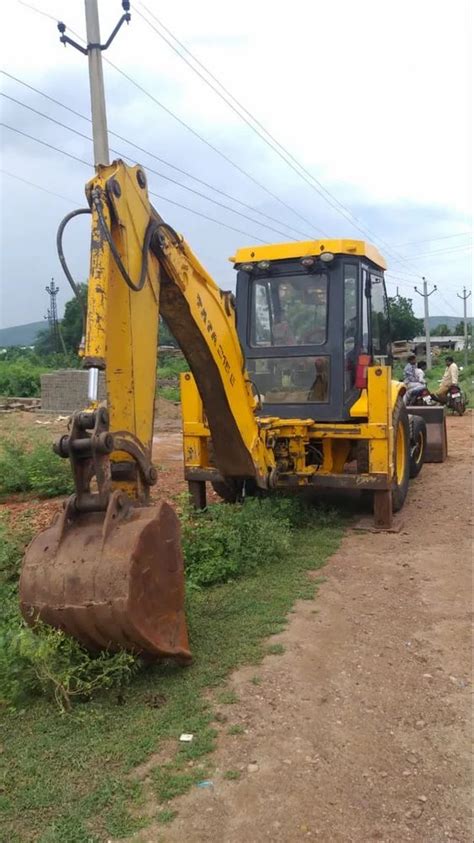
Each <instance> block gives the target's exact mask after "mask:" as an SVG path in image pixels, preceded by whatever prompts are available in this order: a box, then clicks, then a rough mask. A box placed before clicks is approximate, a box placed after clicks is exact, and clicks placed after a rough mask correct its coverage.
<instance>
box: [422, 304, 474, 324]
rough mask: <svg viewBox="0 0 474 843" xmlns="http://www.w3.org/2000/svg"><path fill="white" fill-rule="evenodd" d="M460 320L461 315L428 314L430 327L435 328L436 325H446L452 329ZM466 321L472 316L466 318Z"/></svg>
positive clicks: (470, 319)
mask: <svg viewBox="0 0 474 843" xmlns="http://www.w3.org/2000/svg"><path fill="white" fill-rule="evenodd" d="M461 304H462V303H461ZM460 322H462V316H430V329H431V328H437V327H438V325H447V326H448V328H453V329H454V328H455V327H456V325H459V323H460ZM468 322H472V317H470V318H469V319H468Z"/></svg>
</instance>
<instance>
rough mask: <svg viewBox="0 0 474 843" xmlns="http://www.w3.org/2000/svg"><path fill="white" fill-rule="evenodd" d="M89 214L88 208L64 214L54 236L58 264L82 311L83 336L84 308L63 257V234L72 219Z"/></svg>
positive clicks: (83, 325)
mask: <svg viewBox="0 0 474 843" xmlns="http://www.w3.org/2000/svg"><path fill="white" fill-rule="evenodd" d="M90 213H92V212H91V209H90V208H77V210H76V211H71V212H70V213H69V214H66V216H65V217H64V219H63V220H62V222H61V223H60V225H59V228H58V233H57V235H56V248H57V252H58V258H59V262H60V264H61V266H62V268H63V271H64V274H65V276H66V278H67V280H68V281H69V284H70V285H71V288H72V290H73V293H74V295H75V296H76V298H77V300H78V302H79V304H80V306H81V310H82V333H83V335H84V334H85V330H86V308H85V305H84V302H83V301H82V299H81V296H80V293H79V289H78V286H77V284H76V282H75V281H74V278H73V277H72V275H71V272H70V270H69V267H68V265H67V262H66V258H65V256H64V251H63V234H64V229H65V228H66V226H67V225H68V223H70V222H71V220H72V219H74V217H78V216H80V215H81V214H90Z"/></svg>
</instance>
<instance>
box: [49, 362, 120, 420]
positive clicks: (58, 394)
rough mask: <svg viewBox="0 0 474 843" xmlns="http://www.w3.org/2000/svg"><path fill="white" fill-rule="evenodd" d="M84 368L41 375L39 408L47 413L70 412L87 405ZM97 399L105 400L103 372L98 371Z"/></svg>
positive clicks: (87, 374)
mask: <svg viewBox="0 0 474 843" xmlns="http://www.w3.org/2000/svg"><path fill="white" fill-rule="evenodd" d="M88 377H89V373H88V372H87V371H86V370H85V369H60V370H59V371H57V372H51V373H48V374H47V375H41V409H42V410H43V411H45V412H47V413H64V414H65V413H72V412H74V410H82V409H83V408H84V407H86V406H87V403H88V401H87V381H88ZM99 401H105V379H104V373H103V372H99Z"/></svg>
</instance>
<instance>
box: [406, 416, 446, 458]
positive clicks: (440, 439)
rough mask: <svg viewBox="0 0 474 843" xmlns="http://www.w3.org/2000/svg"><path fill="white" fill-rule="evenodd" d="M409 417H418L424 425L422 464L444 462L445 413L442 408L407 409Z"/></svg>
mask: <svg viewBox="0 0 474 843" xmlns="http://www.w3.org/2000/svg"><path fill="white" fill-rule="evenodd" d="M408 412H409V413H410V415H411V416H420V417H421V418H422V419H423V420H424V421H425V424H426V449H425V458H424V462H444V461H445V459H446V457H447V456H448V437H447V433H446V411H445V408H444V407H439V406H438V407H434V406H426V407H409V408H408Z"/></svg>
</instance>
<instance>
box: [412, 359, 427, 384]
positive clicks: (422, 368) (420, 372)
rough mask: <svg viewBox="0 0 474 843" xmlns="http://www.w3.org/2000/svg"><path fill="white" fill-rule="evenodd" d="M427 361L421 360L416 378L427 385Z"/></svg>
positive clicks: (416, 371) (416, 370)
mask: <svg viewBox="0 0 474 843" xmlns="http://www.w3.org/2000/svg"><path fill="white" fill-rule="evenodd" d="M425 372H426V363H425V361H424V360H420V362H419V363H418V366H417V367H416V369H415V374H416V379H417V381H418V382H419V383H421V385H422V386H426V377H425Z"/></svg>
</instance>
